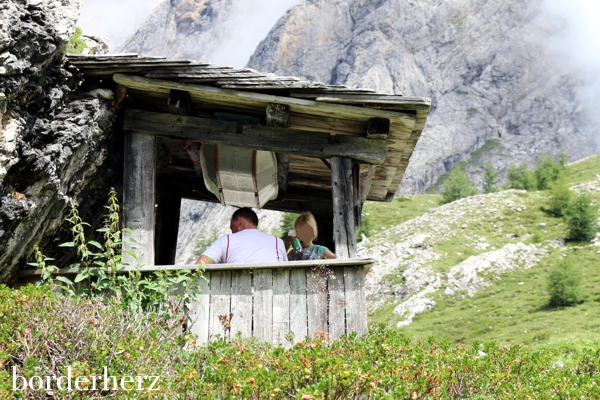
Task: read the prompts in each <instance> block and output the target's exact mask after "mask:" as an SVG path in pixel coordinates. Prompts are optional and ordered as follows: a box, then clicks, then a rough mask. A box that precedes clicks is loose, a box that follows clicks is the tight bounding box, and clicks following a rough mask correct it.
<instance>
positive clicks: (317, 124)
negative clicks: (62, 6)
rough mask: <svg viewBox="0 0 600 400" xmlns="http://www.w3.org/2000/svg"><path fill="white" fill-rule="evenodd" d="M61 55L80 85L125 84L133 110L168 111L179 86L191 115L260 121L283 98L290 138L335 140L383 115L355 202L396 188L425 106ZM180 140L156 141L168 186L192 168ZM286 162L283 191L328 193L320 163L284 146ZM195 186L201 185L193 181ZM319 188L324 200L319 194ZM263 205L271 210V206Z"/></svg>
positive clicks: (358, 134) (163, 63)
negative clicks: (377, 151) (384, 129)
mask: <svg viewBox="0 0 600 400" xmlns="http://www.w3.org/2000/svg"><path fill="white" fill-rule="evenodd" d="M68 59H69V62H70V63H71V64H73V65H75V66H76V67H77V68H79V69H80V70H81V71H82V72H83V74H84V77H85V79H86V81H87V84H88V85H93V86H100V87H102V86H106V87H109V86H110V85H111V84H112V85H114V84H115V83H116V84H118V85H120V86H121V87H125V88H127V96H128V100H129V103H127V104H126V105H125V108H129V109H133V110H146V111H151V112H158V113H169V105H168V100H169V94H170V92H171V91H172V90H179V91H185V92H188V93H189V94H190V96H191V100H192V102H193V108H194V109H195V115H196V116H197V117H201V118H215V115H216V114H223V113H224V114H228V115H231V114H234V115H244V116H248V117H250V118H251V117H255V118H256V119H258V120H259V121H261V122H260V123H261V124H262V123H263V122H262V121H264V120H265V109H266V107H267V106H268V105H269V104H271V103H275V104H285V105H287V106H289V110H290V113H289V129H290V130H289V133H290V136H289V137H290V138H292V135H302V132H300V131H309V132H311V133H318V132H326V133H328V134H329V135H331V136H336V137H338V138H341V139H343V137H344V136H348V137H354V138H364V137H366V136H367V127H368V124H369V121H370V120H371V119H373V118H383V119H388V120H389V121H390V126H389V134H388V135H387V137H385V139H370V140H385V157H384V158H383V159H382V160H375V159H373V158H369V157H366V156H365V158H363V159H362V160H361V159H360V158H358V159H359V160H360V161H361V166H360V172H361V180H363V181H364V183H365V185H363V190H365V192H364V194H363V201H364V200H365V199H367V200H373V201H385V200H386V199H389V198H390V197H391V195H393V194H394V193H395V192H396V191H397V190H398V188H399V186H400V182H401V181H402V177H403V175H404V172H405V171H406V168H407V166H408V162H409V160H410V157H411V155H412V152H413V150H414V148H415V145H416V143H417V141H418V139H419V137H420V135H421V132H422V130H423V127H424V125H425V121H426V119H427V115H428V113H429V107H430V99H427V98H415V97H404V96H400V95H387V94H380V93H375V92H374V91H372V90H369V89H358V88H351V87H347V86H341V85H326V84H323V83H318V82H311V81H305V80H301V79H299V78H296V77H286V76H277V75H274V74H270V73H262V72H258V71H256V70H253V69H248V68H241V69H236V68H232V67H226V66H216V65H212V64H208V63H198V62H194V61H190V60H169V59H166V58H164V57H139V56H137V55H136V54H121V55H101V56H94V55H92V56H89V55H86V56H81V55H69V56H68ZM199 119H200V118H199ZM307 135H308V132H307ZM187 142H189V141H187ZM187 142H186V141H185V140H182V139H181V138H177V137H175V136H173V135H167V134H165V136H164V137H163V139H162V143H163V145H164V148H165V149H166V151H167V153H168V155H167V157H168V158H169V162H168V164H169V165H168V167H167V170H168V172H169V173H171V174H172V176H171V178H173V179H169V180H168V181H169V182H168V184H167V186H168V185H169V184H170V185H175V184H176V182H177V181H178V180H177V179H178V178H177V177H176V176H175V175H185V174H188V173H190V174H191V173H193V169H192V168H191V161H190V160H189V156H188V155H187V153H186V150H185V149H184V146H185V145H186V144H187ZM342 143H343V141H342ZM358 143H359V142H358ZM354 158H355V159H357V158H356V157H354ZM325 161H327V160H325ZM287 162H288V165H289V167H288V181H287V185H288V187H289V189H290V192H294V191H296V193H297V195H298V196H301V195H306V193H313V192H314V193H317V192H330V191H331V175H330V170H329V168H328V166H327V162H323V160H322V159H319V158H316V157H311V156H307V155H301V154H294V152H292V151H290V153H289V156H288V158H287ZM179 177H180V176H179ZM176 178H177V179H176ZM159 184H160V182H159ZM199 185H201V186H203V184H202V183H201V182H200V183H199ZM311 191H312V192H311ZM322 194H323V198H327V193H322ZM184 195H185V194H184ZM189 195H190V196H192V194H191V193H190V194H189ZM319 196H320V195H319ZM319 196H317V197H319ZM329 196H331V195H330V194H329ZM192 197H193V196H192ZM314 197H315V196H313V198H314ZM266 208H273V209H278V208H277V206H273V207H266ZM284 208H285V207H284Z"/></svg>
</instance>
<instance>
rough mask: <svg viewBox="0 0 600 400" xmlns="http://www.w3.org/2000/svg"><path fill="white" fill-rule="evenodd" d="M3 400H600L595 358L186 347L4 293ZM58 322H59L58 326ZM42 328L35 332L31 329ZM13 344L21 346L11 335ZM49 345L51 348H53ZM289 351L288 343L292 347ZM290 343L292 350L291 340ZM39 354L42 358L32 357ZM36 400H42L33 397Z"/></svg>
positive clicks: (102, 317) (226, 343)
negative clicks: (132, 384) (52, 385)
mask: <svg viewBox="0 0 600 400" xmlns="http://www.w3.org/2000/svg"><path fill="white" fill-rule="evenodd" d="M0 295H1V298H2V299H3V301H2V302H0V315H1V314H4V315H7V316H8V317H7V318H6V319H2V320H0V325H1V328H2V329H0V397H1V398H13V397H14V395H15V392H13V391H12V369H13V367H16V373H17V374H18V375H23V376H32V375H37V376H40V375H41V376H45V375H49V376H52V375H57V376H61V375H65V372H66V371H65V370H66V367H67V366H71V367H73V368H74V370H76V371H77V372H74V378H75V376H91V375H96V374H98V375H100V374H102V368H103V366H107V368H108V372H109V375H112V376H123V375H134V374H135V375H157V376H159V377H160V386H159V390H158V391H156V392H144V391H141V392H135V393H134V392H129V393H128V392H126V391H124V390H118V391H112V390H108V391H99V392H92V391H86V392H77V391H74V392H71V393H69V394H67V393H57V394H55V397H57V398H66V396H67V395H70V396H73V398H93V399H95V398H121V397H123V398H129V396H134V397H135V398H139V399H154V398H202V399H232V398H243V399H263V398H276V399H301V398H304V399H309V398H310V399H326V398H327V399H363V398H365V399H366V398H374V399H377V398H394V399H396V398H397V399H412V398H422V399H425V398H437V397H439V398H447V397H448V394H452V395H451V396H452V398H554V397H557V396H559V397H561V398H562V397H564V398H567V397H568V398H598V396H600V388H599V387H598V385H597V384H596V381H597V372H596V371H597V370H598V368H600V364H599V361H598V360H599V357H598V356H599V355H600V348H599V346H598V345H595V346H594V347H586V348H583V349H577V348H574V347H565V346H562V347H559V346H555V347H546V348H540V349H528V348H523V347H519V346H511V347H504V346H498V345H497V344H496V343H494V342H487V343H481V344H480V343H478V342H475V343H473V344H472V345H471V346H464V345H459V346H453V345H450V344H449V343H447V342H440V343H438V342H436V341H435V340H434V339H433V338H432V337H429V338H428V339H427V340H426V342H425V343H424V342H423V341H422V340H418V341H411V340H410V339H408V338H407V337H406V336H404V335H402V334H400V333H398V332H397V331H393V330H390V329H385V328H383V327H382V326H372V327H371V328H370V331H369V332H368V333H367V334H365V335H363V336H361V337H357V336H356V335H355V334H351V335H350V336H349V337H348V338H342V339H339V340H335V341H332V342H331V343H329V344H328V343H326V342H325V341H324V340H322V339H319V338H296V339H295V340H294V343H293V344H291V343H290V345H289V346H288V347H289V348H283V347H280V346H276V345H272V344H269V343H261V342H258V341H256V340H248V339H240V338H234V339H231V340H215V341H212V342H210V343H208V344H207V345H205V346H203V347H200V348H196V347H195V346H194V344H193V337H191V336H190V335H182V334H181V333H179V330H178V329H177V327H176V325H175V324H173V325H170V324H169V322H168V321H163V320H161V319H157V318H155V317H154V316H153V315H152V314H146V313H127V312H124V311H123V310H120V309H119V308H118V307H116V306H114V304H104V303H102V302H94V301H92V300H88V299H70V298H65V297H64V296H61V295H60V294H56V293H53V292H52V291H50V290H45V291H41V290H40V289H39V288H33V289H32V288H31V287H27V288H25V289H23V290H21V291H11V290H9V289H6V288H0ZM56 315H61V316H63V317H61V318H55V316H56ZM40 321H41V322H42V326H39V325H38V324H39V322H40ZM15 332H18V333H19V334H18V335H15ZM48 338H52V340H49V339H48ZM288 339H292V338H291V337H289V338H288ZM292 340H293V339H292ZM40 348H43V349H44V350H45V351H36V350H37V349H40ZM29 395H30V396H32V397H33V396H37V397H34V398H42V396H44V395H43V394H42V393H37V392H35V391H30V392H29Z"/></svg>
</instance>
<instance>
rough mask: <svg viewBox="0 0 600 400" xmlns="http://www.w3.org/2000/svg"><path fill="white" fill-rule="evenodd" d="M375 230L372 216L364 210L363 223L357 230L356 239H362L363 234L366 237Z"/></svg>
mask: <svg viewBox="0 0 600 400" xmlns="http://www.w3.org/2000/svg"><path fill="white" fill-rule="evenodd" d="M372 230H373V222H371V216H370V215H369V214H367V213H365V212H364V211H363V213H362V225H361V226H360V227H359V228H358V229H357V230H356V240H357V241H359V242H360V241H361V240H362V236H361V234H363V235H365V237H369V236H371V232H372Z"/></svg>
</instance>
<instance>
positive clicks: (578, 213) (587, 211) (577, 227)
mask: <svg viewBox="0 0 600 400" xmlns="http://www.w3.org/2000/svg"><path fill="white" fill-rule="evenodd" d="M597 220H598V207H597V206H595V205H593V204H592V198H591V197H590V195H588V194H585V193H582V194H580V195H579V196H577V197H576V198H575V199H574V200H573V202H572V203H571V206H570V207H569V212H568V216H567V222H568V225H569V239H571V240H575V241H587V240H591V239H593V238H594V237H595V236H596V231H597V230H598V226H597V224H596V221H597Z"/></svg>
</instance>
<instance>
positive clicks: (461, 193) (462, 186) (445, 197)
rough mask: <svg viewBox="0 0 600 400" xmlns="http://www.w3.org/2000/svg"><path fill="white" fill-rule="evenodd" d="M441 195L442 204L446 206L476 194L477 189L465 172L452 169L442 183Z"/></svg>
mask: <svg viewBox="0 0 600 400" xmlns="http://www.w3.org/2000/svg"><path fill="white" fill-rule="evenodd" d="M441 194H442V204H446V203H451V202H453V201H455V200H458V199H462V198H464V197H469V196H473V195H475V194H477V188H476V187H475V185H474V184H473V182H471V180H470V179H469V177H468V176H467V174H466V173H465V171H463V170H461V169H460V168H453V169H452V170H451V171H450V175H449V176H448V179H447V180H446V182H444V191H443V192H442V193H441Z"/></svg>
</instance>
